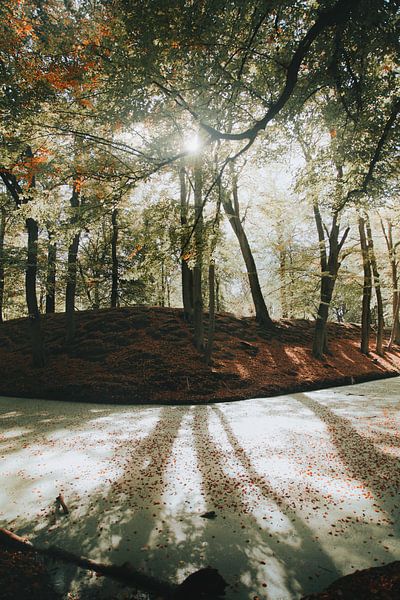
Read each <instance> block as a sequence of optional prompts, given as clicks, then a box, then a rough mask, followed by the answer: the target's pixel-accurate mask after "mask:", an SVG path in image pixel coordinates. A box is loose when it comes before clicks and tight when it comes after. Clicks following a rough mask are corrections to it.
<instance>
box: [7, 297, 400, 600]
mask: <svg viewBox="0 0 400 600" xmlns="http://www.w3.org/2000/svg"><path fill="white" fill-rule="evenodd" d="M206 324H207V322H206ZM313 326H314V323H313V322H309V321H305V320H296V321H294V320H292V321H289V320H281V321H279V322H277V323H276V328H275V330H274V331H273V332H268V333H267V332H263V331H261V330H260V329H259V328H258V326H257V325H256V323H255V321H254V319H251V318H236V317H234V316H233V315H231V314H226V313H224V314H218V315H217V319H216V333H215V349H214V353H213V359H212V364H211V365H210V366H207V365H206V364H205V363H204V360H203V358H202V356H201V355H200V354H199V353H198V352H197V351H196V350H195V348H194V346H193V343H192V335H193V334H192V331H191V328H190V326H189V325H188V324H186V323H185V322H184V321H183V319H182V312H181V311H180V310H177V309H167V308H148V307H134V308H123V309H114V310H111V309H110V310H100V311H98V312H81V313H77V333H76V340H75V343H74V344H73V345H72V346H71V347H70V348H68V349H67V348H66V347H65V344H64V339H63V338H64V329H65V315H63V314H55V315H47V316H45V317H44V318H43V330H44V335H45V339H46V348H47V357H48V365H47V367H46V368H44V369H33V368H32V366H31V365H30V345H29V330H28V322H27V320H26V319H17V320H14V321H9V322H6V323H4V324H3V325H2V326H1V328H0V394H2V395H5V396H20V397H27V398H44V399H56V400H67V401H85V402H97V403H116V404H152V403H153V404H182V405H184V404H205V403H209V402H213V401H222V402H227V401H230V400H240V399H245V398H259V397H267V396H274V395H278V394H284V393H290V392H297V391H307V390H312V389H319V388H323V387H330V386H334V385H341V384H347V383H353V382H358V381H365V380H368V379H378V378H382V377H387V376H390V375H395V374H398V373H399V371H400V353H399V350H398V349H397V348H395V349H394V351H392V352H390V353H389V352H387V353H386V354H385V357H379V356H378V355H376V354H375V353H374V352H373V351H372V344H371V354H370V356H369V357H366V356H364V355H362V354H361V353H360V351H359V337H360V328H359V326H357V325H353V324H343V325H342V324H335V323H331V324H329V346H330V350H331V354H330V355H328V356H327V357H326V358H325V359H324V360H322V361H317V360H315V359H314V358H313V357H312V355H311V343H312V335H313ZM35 410H36V409H35ZM85 410H86V409H85ZM146 410H147V409H146ZM288 410H290V411H292V410H293V409H292V408H289V407H288ZM287 414H289V413H287ZM365 418H366V419H367V421H366V423H369V422H370V421H368V419H370V418H373V417H371V416H367V417H365ZM330 420H331V417H329V419H328V420H327V423H328V424H329V423H330ZM82 422H84V419H83V421H82ZM333 425H334V427H336V423H334V424H333ZM271 426H272V425H271ZM338 427H342V424H340V423H339V424H338ZM335 431H336V430H335ZM113 435H114V436H115V433H114V434H113ZM163 435H164V433H163V432H161V431H160V432H159V434H158V436H159V437H158V438H157V440H156V442H155V445H154V451H155V452H156V453H157V456H158V453H159V448H160V439H161V440H162V439H163ZM272 435H273V434H272ZM29 436H30V434H29ZM335 436H337V433H335ZM0 437H1V436H0ZM345 437H346V439H347V437H348V432H347V430H346V436H345ZM350 437H351V436H350ZM24 439H25V438H24V436H23V439H22V442H24ZM349 439H350V438H349ZM360 439H361V438H360ZM360 439H359V438H357V439H356V441H355V443H356V444H357V448H358V447H359V444H360ZM396 439H397V438H396ZM39 441H40V439H39ZM22 442H21V443H22ZM24 443H25V442H24ZM26 443H28V442H26ZM52 443H54V442H52ZM291 444H292V441H290V445H291ZM33 446H34V447H33V449H32V453H33V456H36V455H38V458H37V460H39V459H40V456H41V455H42V452H43V451H42V450H41V449H40V448H39V446H38V445H37V444H36V445H35V444H33ZM22 448H23V449H24V451H25V452H26V451H27V450H25V448H26V446H23V447H22ZM38 448H39V450H38ZM152 448H153V447H152V446H150V449H152ZM145 450H146V452H147V450H148V448H147V446H146V448H145ZM353 450H354V448H353ZM367 450H368V452H367V454H368V457H367V458H368V461H370V458H371V457H370V450H371V449H370V448H369V446H368V447H367ZM51 451H52V452H53V451H54V449H52V450H51ZM304 452H305V451H303V453H304ZM300 454H301V453H300ZM218 456H219V455H218ZM238 456H239V457H241V454H238ZM349 456H350V454H349ZM60 459H61V456H60ZM80 460H81V459H80ZM157 460H159V459H157V457H156V458H153V462H154V464H158V463H157ZM356 466H357V467H358V465H356ZM304 472H306V471H304ZM365 472H367V469H366V471H365ZM75 474H76V473H75ZM88 476H89V474H88ZM252 476H253V475H252ZM63 479H64V477H63V478H61V480H63ZM75 479H76V477H75ZM34 493H36V492H35V491H34ZM18 494H20V491H19V493H18ZM45 495H46V494H45ZM146 496H147V493H146ZM282 497H283V496H282ZM28 498H29V496H28V495H27V496H26V498H25V500H28ZM28 502H30V500H29V501H28ZM156 504H157V505H158V504H159V503H158V502H156ZM374 506H375V505H374ZM311 508H312V510H313V511H314V509H315V506H312V507H311ZM149 510H150V508H149ZM152 510H154V507H153V508H152ZM375 512H376V511H375ZM310 514H312V513H310ZM153 516H154V515H153ZM363 516H364V515H363ZM223 518H224V519H225V517H223ZM323 518H325V517H323ZM38 519H39V520H38ZM32 522H33V523H36V522H40V517H35V519H34V520H33V521H32ZM79 522H80V523H81V525H80V527H81V526H82V521H80V520H79ZM163 522H164V521H163ZM378 525H379V523H378ZM333 526H334V525H333ZM52 527H53V525H52V526H51V528H52ZM27 529H28V527H27ZM135 533H136V532H135ZM246 535H248V534H246ZM335 535H336V534H335ZM212 538H214V536H212ZM370 539H372V538H370ZM246 541H248V540H243V544H239V547H242V546H243V547H244V545H245V542H246ZM162 547H163V546H161V548H162ZM255 548H256V546H255ZM303 568H304V567H303ZM310 568H311V567H310ZM321 568H322V567H321ZM399 578H400V576H399V563H396V564H395V563H392V564H389V565H387V566H381V567H380V570H368V571H366V572H362V573H361V572H360V574H359V575H356V576H355V578H353V579H351V580H349V579H346V580H343V579H341V580H339V581H338V583H337V584H336V587H335V586H334V587H333V588H332V589H331V590H330V591H329V592H326V593H323V594H321V595H319V594H318V595H317V594H315V595H312V596H310V598H321V599H324V600H334V599H337V598H349V599H351V600H355V599H357V598H360V599H361V598H362V600H365V599H367V598H374V599H378V600H379V599H385V600H391V599H392V598H395V597H397V596H395V595H393V594H398V593H399V585H400V584H399ZM0 580H1V581H2V583H3V585H2V586H1V588H0V598H1V599H2V600H3V599H4V600H6V599H8V598H13V599H18V598H28V597H29V598H32V600H33V599H34V598H36V597H37V598H40V599H41V600H44V599H45V598H47V597H49V598H50V597H51V598H56V594H55V592H54V589H52V586H51V582H50V580H49V576H48V572H47V570H46V568H45V566H43V564H42V563H41V562H40V561H39V562H37V561H36V560H34V559H32V557H24V556H23V555H21V554H20V553H15V552H7V551H5V550H3V549H1V548H0ZM321 587H323V586H321ZM321 587H320V588H319V589H321ZM121 593H123V594H126V595H123V597H124V598H128V597H129V598H130V599H131V600H133V598H139V596H136V595H135V594H134V593H132V592H130V593H129V591H125V592H121ZM35 594H37V595H35ZM93 597H94V596H93ZM109 597H110V598H111V597H112V596H109ZM116 597H117V596H115V598H116ZM119 597H120V596H118V598H119ZM121 597H122V596H121ZM71 598H72V596H71ZM140 598H143V596H140ZM259 598H264V596H262V595H260V596H259ZM307 598H308V597H307Z"/></svg>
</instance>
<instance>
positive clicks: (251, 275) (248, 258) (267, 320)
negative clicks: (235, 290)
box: [222, 175, 274, 329]
mask: <svg viewBox="0 0 400 600" xmlns="http://www.w3.org/2000/svg"><path fill="white" fill-rule="evenodd" d="M232 180H233V185H232V192H233V201H234V206H232V202H231V201H230V200H229V199H228V198H227V197H226V196H225V195H223V196H222V204H223V207H224V211H225V213H226V216H227V217H228V220H229V223H230V224H231V226H232V229H233V231H234V233H235V235H236V237H237V239H238V242H239V246H240V250H241V253H242V257H243V260H244V263H245V265H246V271H247V277H248V280H249V284H250V291H251V297H252V299H253V304H254V309H255V313H256V321H257V322H258V323H259V324H260V325H261V326H262V327H264V328H266V329H272V328H273V327H274V323H273V321H272V319H271V317H270V316H269V312H268V309H267V306H266V304H265V301H264V297H263V294H262V291H261V286H260V281H259V279H258V273H257V267H256V263H255V261H254V257H253V253H252V251H251V248H250V245H249V241H248V239H247V235H246V233H245V231H244V228H243V225H242V222H241V220H240V212H239V196H238V186H237V178H236V175H233V177H232Z"/></svg>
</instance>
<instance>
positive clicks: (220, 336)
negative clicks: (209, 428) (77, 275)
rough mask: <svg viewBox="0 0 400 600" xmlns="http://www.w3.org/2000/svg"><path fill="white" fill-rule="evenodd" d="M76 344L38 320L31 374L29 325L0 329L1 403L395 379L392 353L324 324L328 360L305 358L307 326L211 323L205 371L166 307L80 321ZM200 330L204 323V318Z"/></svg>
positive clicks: (224, 316) (210, 396)
mask: <svg viewBox="0 0 400 600" xmlns="http://www.w3.org/2000/svg"><path fill="white" fill-rule="evenodd" d="M76 324H77V330H76V338H75V342H74V343H73V344H72V345H71V346H70V347H69V348H67V347H66V346H65V343H64V332H65V315H64V314H62V313H58V314H54V315H46V316H44V317H43V331H44V337H45V341H46V351H47V359H48V360H47V366H46V367H45V368H43V369H34V368H33V367H32V366H31V359H30V343H29V329H28V320H27V319H16V320H12V321H7V322H5V323H4V324H3V325H2V326H1V328H0V394H3V395H8V396H20V397H30V398H33V397H35V398H45V399H55V400H69V401H84V402H105V403H116V404H154V403H157V404H167V403H176V404H199V403H200V404H202V403H208V402H215V401H229V400H240V399H245V398H258V397H266V396H273V395H277V394H283V393H287V392H295V391H306V390H312V389H319V388H323V387H330V386H334V385H341V384H348V383H353V382H355V381H356V382H358V381H366V380H368V379H377V378H380V377H387V376H390V375H394V374H398V373H399V372H400V352H399V349H398V348H395V349H394V350H393V351H392V352H387V353H386V354H385V356H384V357H380V356H378V355H377V354H375V353H374V352H373V351H372V340H371V354H370V356H368V357H367V356H364V355H363V354H361V352H360V350H359V338H360V328H359V326H358V325H354V324H338V323H330V324H329V325H328V332H329V334H328V335H329V337H328V339H329V348H330V352H331V353H330V354H329V355H328V356H326V358H325V359H324V360H316V359H315V358H313V357H312V354H311V344H312V336H313V328H314V323H313V322H312V321H306V320H281V321H277V322H276V328H275V330H274V331H272V332H263V331H262V330H261V329H260V328H259V327H258V326H257V324H256V322H255V320H254V318H237V317H235V316H233V315H231V314H228V313H221V314H218V315H217V317H216V330H215V344H214V351H213V356H212V364H211V365H210V366H207V365H206V364H205V362H204V359H203V357H202V356H201V355H200V353H199V352H197V351H196V349H195V348H194V345H193V341H192V340H193V334H192V330H191V327H190V325H188V324H187V323H185V321H184V320H183V318H182V311H181V310H179V309H172V308H154V307H153V308H150V307H144V306H137V307H133V308H120V309H104V310H100V311H97V312H93V311H85V312H78V313H77V315H76ZM205 324H206V331H207V317H206V318H205Z"/></svg>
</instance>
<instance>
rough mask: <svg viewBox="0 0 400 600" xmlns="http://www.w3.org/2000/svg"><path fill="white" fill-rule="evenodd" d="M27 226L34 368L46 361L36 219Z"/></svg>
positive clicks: (27, 287)
mask: <svg viewBox="0 0 400 600" xmlns="http://www.w3.org/2000/svg"><path fill="white" fill-rule="evenodd" d="M25 224H26V229H27V232H28V257H27V258H28V260H27V266H26V272H25V296H26V305H27V307H28V316H29V326H30V335H31V346H32V358H33V366H34V367H44V366H45V363H46V360H45V353H44V345H43V336H42V328H41V319H40V312H39V307H38V301H37V295H36V275H37V256H38V234H39V228H38V224H37V222H36V221H35V219H32V218H28V219H26V221H25Z"/></svg>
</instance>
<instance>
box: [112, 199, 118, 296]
mask: <svg viewBox="0 0 400 600" xmlns="http://www.w3.org/2000/svg"><path fill="white" fill-rule="evenodd" d="M111 223H112V238H111V260H112V267H111V308H116V307H117V306H118V305H119V302H118V254H117V248H118V208H114V210H113V211H112V215H111Z"/></svg>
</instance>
